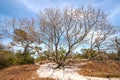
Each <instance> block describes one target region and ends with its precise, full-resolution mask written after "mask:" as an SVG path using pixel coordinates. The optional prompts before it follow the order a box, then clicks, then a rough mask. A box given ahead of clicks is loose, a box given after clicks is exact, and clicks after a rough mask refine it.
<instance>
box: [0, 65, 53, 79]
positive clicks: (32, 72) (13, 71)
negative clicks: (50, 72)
mask: <svg viewBox="0 0 120 80" xmlns="http://www.w3.org/2000/svg"><path fill="white" fill-rule="evenodd" d="M37 69H38V66H36V65H33V64H30V65H21V66H12V67H8V68H4V69H1V70H0V80H54V79H50V78H39V77H38V75H37V74H36V70H37Z"/></svg>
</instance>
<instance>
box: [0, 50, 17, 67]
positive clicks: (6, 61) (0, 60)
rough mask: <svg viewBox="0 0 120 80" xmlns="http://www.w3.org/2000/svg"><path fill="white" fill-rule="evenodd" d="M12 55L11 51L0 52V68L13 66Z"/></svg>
mask: <svg viewBox="0 0 120 80" xmlns="http://www.w3.org/2000/svg"><path fill="white" fill-rule="evenodd" d="M14 59H15V57H14V54H13V52H11V51H7V50H0V68H4V67H7V66H10V65H13V64H14Z"/></svg>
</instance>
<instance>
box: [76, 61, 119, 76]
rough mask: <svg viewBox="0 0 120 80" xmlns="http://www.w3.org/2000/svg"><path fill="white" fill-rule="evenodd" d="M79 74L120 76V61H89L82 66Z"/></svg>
mask: <svg viewBox="0 0 120 80" xmlns="http://www.w3.org/2000/svg"><path fill="white" fill-rule="evenodd" d="M78 72H79V74H81V75H85V76H95V77H107V78H109V77H120V62H119V61H107V62H106V63H102V62H95V61H89V62H88V63H87V64H86V65H83V66H81V69H80V70H79V71H78Z"/></svg>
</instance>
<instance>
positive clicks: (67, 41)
mask: <svg viewBox="0 0 120 80" xmlns="http://www.w3.org/2000/svg"><path fill="white" fill-rule="evenodd" d="M104 16H105V14H104V13H103V12H102V11H100V10H96V9H94V8H92V7H90V6H88V7H87V8H84V7H80V8H76V9H74V8H65V9H63V10H60V9H58V8H56V9H53V8H52V9H45V10H44V11H41V12H40V34H41V35H42V40H43V42H44V43H45V44H46V45H47V46H48V47H52V48H51V49H50V50H52V51H53V53H54V55H52V56H49V58H51V59H52V60H53V61H55V62H56V63H57V64H58V67H60V66H62V67H64V66H65V64H66V59H67V57H68V56H69V55H70V54H71V53H72V51H73V50H75V49H76V48H77V47H78V46H79V45H80V43H82V42H83V41H84V39H85V37H86V36H87V35H88V34H89V32H90V31H91V30H92V29H93V28H99V27H98V26H97V25H98V24H101V23H102V20H103V19H104ZM105 22H106V20H105ZM105 22H104V23H105ZM104 23H103V25H104ZM61 46H62V47H64V48H65V49H66V50H67V51H66V53H65V54H64V56H63V57H62V58H59V56H58V55H59V52H58V50H59V48H60V47H61Z"/></svg>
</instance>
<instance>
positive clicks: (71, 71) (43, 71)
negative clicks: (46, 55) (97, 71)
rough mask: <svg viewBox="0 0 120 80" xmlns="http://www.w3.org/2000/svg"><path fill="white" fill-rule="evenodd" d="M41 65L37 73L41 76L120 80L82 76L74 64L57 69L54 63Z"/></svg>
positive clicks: (69, 78) (67, 79) (63, 79)
mask: <svg viewBox="0 0 120 80" xmlns="http://www.w3.org/2000/svg"><path fill="white" fill-rule="evenodd" d="M37 65H39V64H37ZM39 66H40V67H39V69H38V70H37V71H36V73H37V74H38V75H39V77H41V78H53V79H56V80H120V78H111V79H108V78H98V77H87V76H82V75H79V74H78V73H77V70H78V68H76V67H73V66H66V68H65V69H55V67H56V66H57V65H56V64H54V63H45V64H42V65H39Z"/></svg>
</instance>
